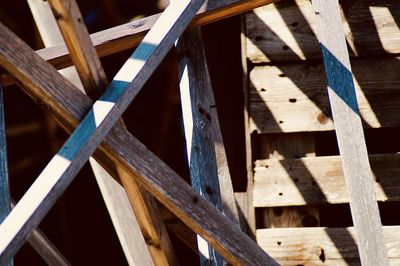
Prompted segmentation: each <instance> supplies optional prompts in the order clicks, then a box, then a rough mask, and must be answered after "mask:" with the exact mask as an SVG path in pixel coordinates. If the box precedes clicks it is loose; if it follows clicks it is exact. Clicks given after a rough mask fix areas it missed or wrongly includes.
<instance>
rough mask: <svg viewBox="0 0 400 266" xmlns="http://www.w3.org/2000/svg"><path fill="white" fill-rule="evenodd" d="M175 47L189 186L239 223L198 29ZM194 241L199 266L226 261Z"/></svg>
mask: <svg viewBox="0 0 400 266" xmlns="http://www.w3.org/2000/svg"><path fill="white" fill-rule="evenodd" d="M177 48H178V52H179V54H180V57H181V60H180V64H179V72H180V73H179V74H180V77H181V79H180V80H181V81H180V90H181V103H182V112H183V120H184V126H185V137H186V146H187V155H188V160H189V170H190V176H191V180H192V186H193V187H194V188H195V190H197V191H198V192H200V194H201V195H203V196H204V198H206V199H207V200H208V201H209V202H210V203H212V204H213V205H214V206H215V207H216V208H217V209H219V210H220V211H222V212H223V213H224V214H225V215H226V216H227V217H229V218H230V220H232V221H233V222H235V223H236V224H239V217H238V213H237V209H236V204H235V199H234V194H233V188H232V183H231V179H230V175H229V169H228V164H227V159H226V154H225V148H224V146H223V141H222V135H221V132H220V129H219V122H218V115H217V111H216V105H215V100H214V95H213V91H212V87H211V81H210V77H209V74H208V67H207V62H206V60H205V54H204V48H203V44H202V38H201V31H200V28H195V29H193V30H190V31H187V32H185V34H184V35H183V36H182V37H181V38H180V39H179V41H178V44H177ZM238 230H240V229H239V228H238ZM197 240H198V247H199V251H200V262H201V265H223V264H224V263H225V262H224V260H223V258H222V257H221V256H220V255H219V254H218V253H216V252H215V250H214V249H213V248H211V247H210V246H209V245H208V243H207V242H205V240H204V239H202V238H201V237H199V236H198V238H197Z"/></svg>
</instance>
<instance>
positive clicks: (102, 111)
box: [93, 100, 115, 127]
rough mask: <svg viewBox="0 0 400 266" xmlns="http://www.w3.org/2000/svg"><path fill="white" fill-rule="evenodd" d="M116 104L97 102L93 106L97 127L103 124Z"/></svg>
mask: <svg viewBox="0 0 400 266" xmlns="http://www.w3.org/2000/svg"><path fill="white" fill-rule="evenodd" d="M114 105H115V103H113V102H106V101H100V100H98V101H96V102H95V103H94V104H93V114H94V122H95V123H96V127H98V126H99V125H100V124H101V122H103V120H104V118H105V117H106V116H107V114H108V113H109V112H110V110H111V109H112V108H113V106H114Z"/></svg>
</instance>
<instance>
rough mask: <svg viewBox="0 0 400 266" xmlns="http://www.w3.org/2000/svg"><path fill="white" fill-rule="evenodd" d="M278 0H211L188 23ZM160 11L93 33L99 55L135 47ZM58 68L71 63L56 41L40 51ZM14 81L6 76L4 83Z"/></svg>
mask: <svg viewBox="0 0 400 266" xmlns="http://www.w3.org/2000/svg"><path fill="white" fill-rule="evenodd" d="M274 1H275V0H208V1H207V2H206V4H205V5H203V7H202V8H201V9H200V10H199V12H198V13H197V15H196V16H195V17H194V19H193V20H192V22H191V23H190V25H189V27H190V28H192V27H196V26H201V25H206V24H209V23H212V22H215V21H219V20H222V19H225V18H228V17H232V16H235V15H239V14H242V13H245V12H248V11H250V10H253V9H254V8H257V7H260V6H263V5H267V4H271V3H273V2H274ZM159 16H160V14H156V15H152V16H149V17H146V18H143V19H139V20H136V21H132V22H129V23H125V24H122V25H119V26H116V27H113V28H110V29H106V30H103V31H100V32H97V33H93V34H91V35H90V37H91V39H92V42H93V45H94V46H95V47H96V50H97V53H98V54H99V56H100V57H103V56H107V55H111V54H114V53H117V52H121V51H124V50H127V49H130V48H133V47H136V46H137V45H138V44H139V43H140V41H141V40H142V39H143V37H144V35H145V33H146V32H147V31H148V30H149V29H150V28H151V27H152V26H153V25H154V23H155V22H156V21H157V19H158V18H159ZM37 52H38V54H39V55H40V56H41V57H42V58H44V59H45V60H46V61H49V62H50V63H51V64H52V65H54V66H55V67H56V68H57V69H62V68H65V67H68V66H71V65H72V61H71V57H70V56H69V52H68V49H67V47H66V45H65V44H60V45H55V46H53V47H49V48H44V49H41V50H39V51H37ZM12 83H13V80H12V79H10V78H9V77H7V78H6V79H5V81H4V86H5V87H6V86H8V85H10V84H12Z"/></svg>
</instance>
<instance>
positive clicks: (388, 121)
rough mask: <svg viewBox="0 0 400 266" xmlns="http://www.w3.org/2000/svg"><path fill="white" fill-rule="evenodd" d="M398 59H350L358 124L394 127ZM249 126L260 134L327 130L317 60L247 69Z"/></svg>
mask: <svg viewBox="0 0 400 266" xmlns="http://www.w3.org/2000/svg"><path fill="white" fill-rule="evenodd" d="M399 60H400V58H399V57H394V58H374V59H369V58H364V59H353V60H352V70H353V71H352V72H353V75H354V79H355V81H356V82H355V89H356V95H357V101H358V105H359V110H360V114H361V118H362V122H363V126H364V127H368V128H380V127H398V126H400V122H399V121H400V115H399V114H400V105H399V102H400V90H399V88H400V77H399V75H397V73H398V72H400V64H399ZM250 82H251V90H250V108H251V109H250V112H251V120H250V128H251V131H254V130H256V131H257V132H260V133H278V132H285V133H286V132H303V131H326V130H333V129H334V124H333V121H332V119H331V117H332V115H331V111H330V106H329V98H328V93H327V91H326V89H325V88H326V78H325V76H324V70H323V65H322V63H315V62H310V63H307V64H300V63H290V64H285V65H279V66H273V65H269V66H257V67H255V68H254V69H252V71H251V72H250Z"/></svg>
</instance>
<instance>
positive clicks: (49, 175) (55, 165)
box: [0, 154, 71, 253]
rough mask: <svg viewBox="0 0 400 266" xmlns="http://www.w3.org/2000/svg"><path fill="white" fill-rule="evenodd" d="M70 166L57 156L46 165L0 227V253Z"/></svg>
mask: <svg viewBox="0 0 400 266" xmlns="http://www.w3.org/2000/svg"><path fill="white" fill-rule="evenodd" d="M70 164H71V161H69V160H67V159H65V158H64V157H62V156H60V155H58V154H56V155H55V156H54V157H53V159H51V161H50V162H49V163H48V164H47V166H46V168H45V169H44V170H43V171H42V173H41V174H40V175H39V177H38V178H37V179H36V180H35V182H34V183H33V184H32V186H31V187H30V188H29V189H28V191H27V192H26V193H25V195H24V196H23V197H22V199H21V200H20V201H19V202H18V203H17V205H16V206H15V207H14V209H13V210H12V211H11V212H10V214H9V215H8V216H7V218H6V219H5V220H4V222H3V223H2V224H1V225H0V253H3V251H4V250H5V249H6V247H7V246H8V245H9V244H10V243H11V241H12V240H13V238H14V237H15V235H16V234H17V233H18V232H19V231H20V230H21V228H22V226H23V225H24V224H25V223H26V221H28V219H29V217H30V216H31V215H32V214H33V212H34V211H35V210H36V209H37V208H38V207H39V205H40V203H41V202H42V201H43V200H44V198H45V197H46V196H47V194H48V193H49V192H50V190H51V189H52V188H53V187H54V185H55V184H56V183H57V181H58V180H59V179H60V177H61V176H62V174H63V173H64V171H65V170H66V169H67V168H68V166H69V165H70Z"/></svg>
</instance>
